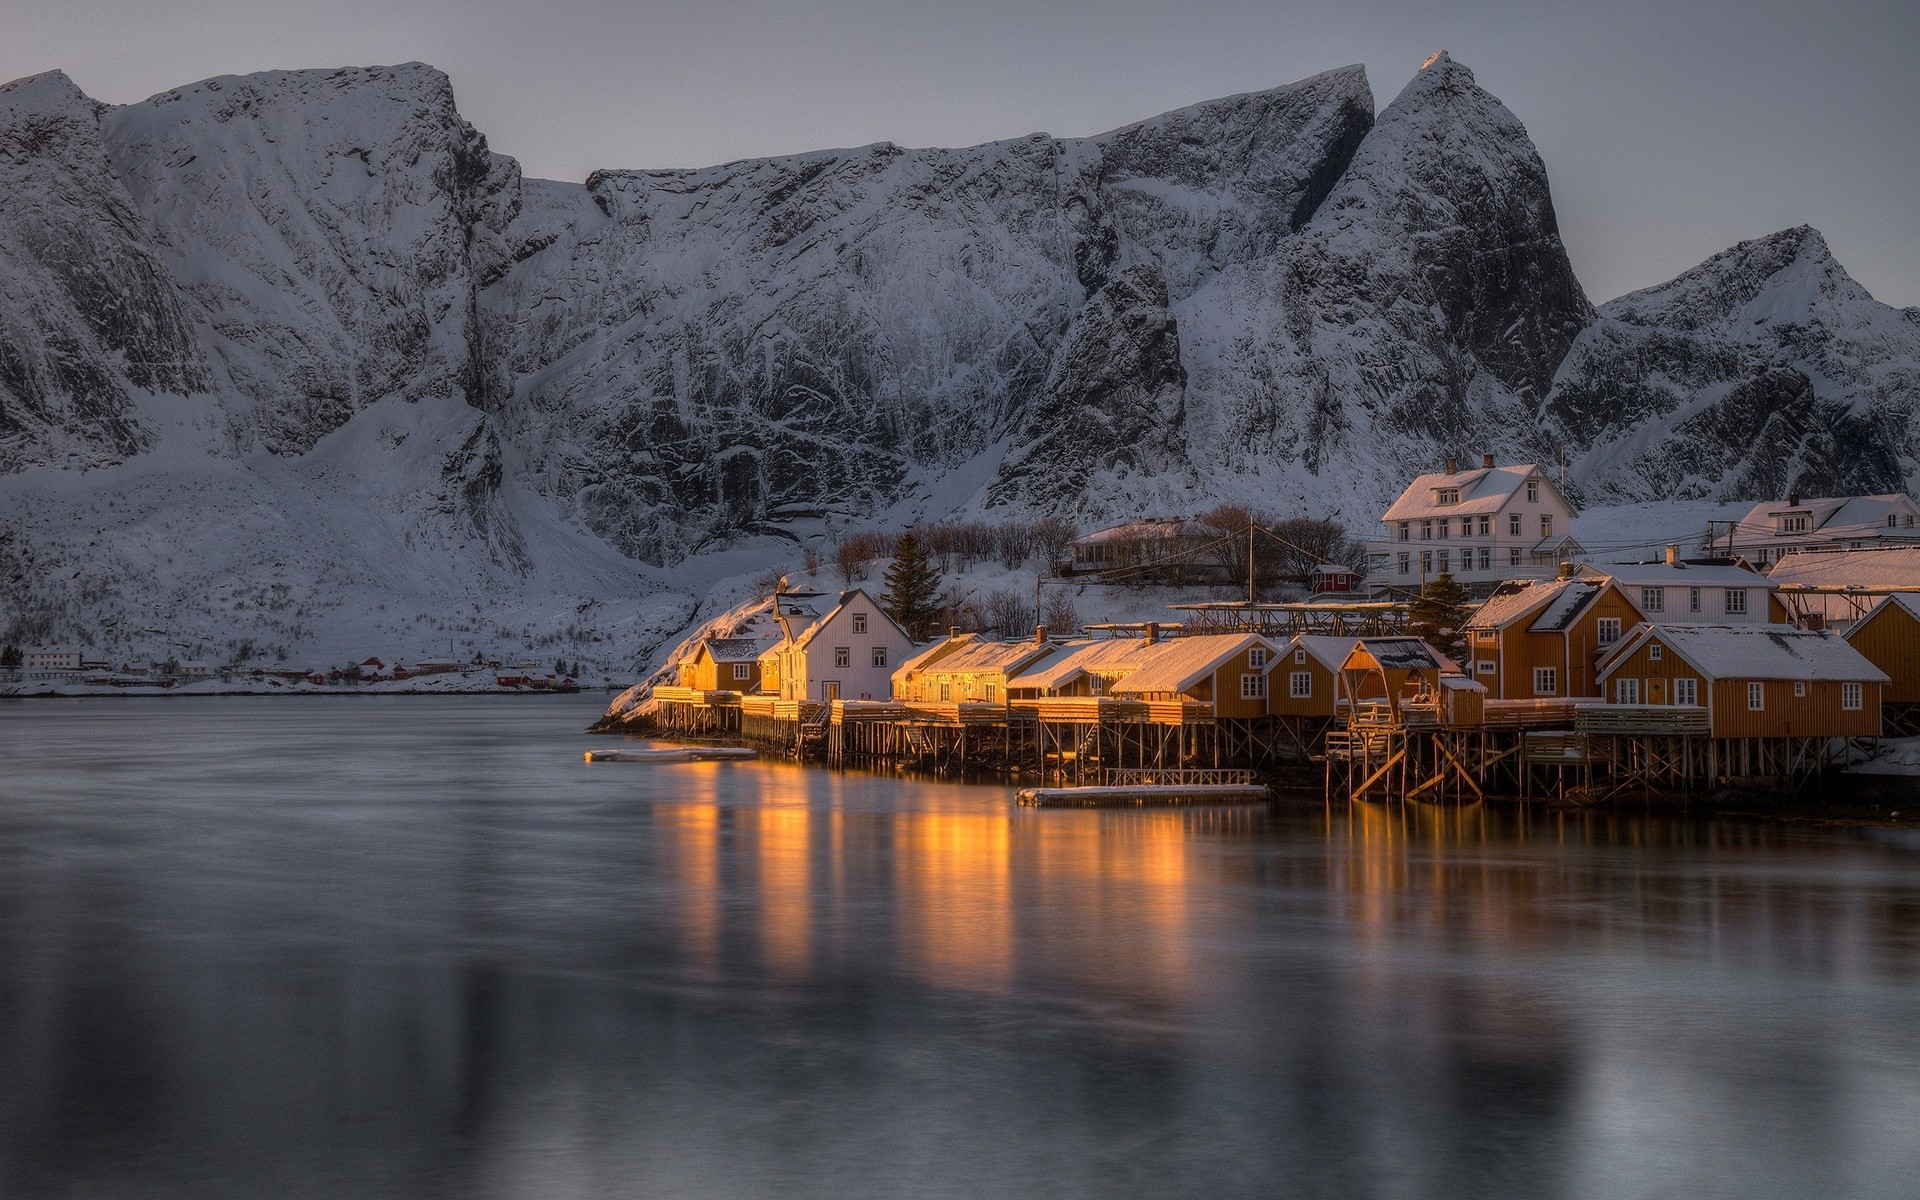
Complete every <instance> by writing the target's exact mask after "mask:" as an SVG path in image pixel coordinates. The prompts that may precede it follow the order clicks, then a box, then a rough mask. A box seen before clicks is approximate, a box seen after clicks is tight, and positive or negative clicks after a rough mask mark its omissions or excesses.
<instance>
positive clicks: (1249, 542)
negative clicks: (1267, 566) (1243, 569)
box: [1247, 522, 1253, 618]
mask: <svg viewBox="0 0 1920 1200" xmlns="http://www.w3.org/2000/svg"><path fill="white" fill-rule="evenodd" d="M1247 616H1248V617H1249V618H1251V617H1252V616H1253V525H1252V523H1251V522H1249V523H1248V525H1247Z"/></svg>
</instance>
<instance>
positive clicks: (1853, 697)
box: [1840, 683, 1861, 708]
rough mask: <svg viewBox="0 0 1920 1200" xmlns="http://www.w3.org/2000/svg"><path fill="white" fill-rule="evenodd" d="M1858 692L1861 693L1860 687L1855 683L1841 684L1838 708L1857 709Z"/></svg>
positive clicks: (1858, 702) (1858, 701) (1858, 704)
mask: <svg viewBox="0 0 1920 1200" xmlns="http://www.w3.org/2000/svg"><path fill="white" fill-rule="evenodd" d="M1860 692H1861V687H1860V685H1859V684H1857V683H1843V684H1841V685H1840V707H1841V708H1859V707H1860Z"/></svg>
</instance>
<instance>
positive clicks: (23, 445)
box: [0, 71, 207, 472]
mask: <svg viewBox="0 0 1920 1200" xmlns="http://www.w3.org/2000/svg"><path fill="white" fill-rule="evenodd" d="M101 111H102V108H101V106H100V105H97V104H95V103H94V102H93V101H91V100H89V99H87V98H86V97H85V96H83V95H82V94H81V93H80V89H79V88H77V87H75V86H74V85H73V81H72V80H70V79H68V78H67V77H66V76H65V75H64V74H61V73H60V72H58V71H54V72H51V73H49V74H46V75H35V76H32V77H30V78H27V79H21V80H17V81H16V82H14V83H10V84H6V85H4V86H0V196H4V197H5V198H6V200H5V203H4V204H0V283H4V286H0V472H4V471H14V470H18V469H20V468H21V467H23V466H28V465H31V464H33V463H40V462H52V463H63V464H70V465H74V466H92V465H98V464H101V463H108V462H113V461H116V460H118V459H122V458H125V457H126V456H128V455H131V454H136V453H138V452H139V451H140V450H142V449H144V448H145V447H146V446H147V445H148V444H149V437H148V434H147V432H146V431H145V430H144V429H142V428H141V426H140V423H139V421H138V418H137V416H136V414H135V397H136V395H138V394H140V393H143V392H149V393H150V392H173V393H184V392H194V391H200V390H202V389H203V388H204V387H205V386H206V384H207V374H206V368H205V365H204V363H203V362H202V361H201V358H200V352H199V348H198V346H197V345H196V343H195V341H194V337H193V333H192V329H191V326H190V324H189V322H188V319H187V317H186V314H185V313H184V312H183V311H182V308H181V305H180V303H179V298H178V295H177V293H176V289H175V284H174V281H173V280H172V279H171V278H170V277H169V276H168V273H167V269H166V266H165V265H164V264H163V263H162V262H161V261H160V260H159V258H158V257H157V256H156V255H155V254H154V253H153V252H152V249H151V246H150V241H149V238H148V236H147V234H146V231H145V230H144V229H143V228H142V225H141V221H140V218H139V215H138V214H137V212H136V211H135V209H134V205H133V201H132V198H131V197H130V196H129V195H128V194H127V191H126V189H125V188H124V187H123V186H121V183H120V181H119V180H118V179H117V178H115V176H114V174H113V172H112V170H111V168H110V167H109V165H108V162H107V156H106V152H105V150H104V148H103V146H102V143H101Z"/></svg>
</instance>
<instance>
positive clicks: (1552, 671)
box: [1533, 667, 1560, 696]
mask: <svg viewBox="0 0 1920 1200" xmlns="http://www.w3.org/2000/svg"><path fill="white" fill-rule="evenodd" d="M1533 694H1534V695H1536V696H1558V695H1559V694H1560V668H1558V667H1535V668H1534V669H1533Z"/></svg>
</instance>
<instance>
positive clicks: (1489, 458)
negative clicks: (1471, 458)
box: [1480, 454, 1493, 471]
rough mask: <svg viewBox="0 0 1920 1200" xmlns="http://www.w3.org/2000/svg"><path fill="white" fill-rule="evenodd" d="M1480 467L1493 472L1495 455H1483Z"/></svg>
mask: <svg viewBox="0 0 1920 1200" xmlns="http://www.w3.org/2000/svg"><path fill="white" fill-rule="evenodd" d="M1480 465H1481V466H1483V467H1485V468H1487V469H1488V470H1489V471H1491V470H1492V469H1493V455H1491V454H1482V455H1481V456H1480Z"/></svg>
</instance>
